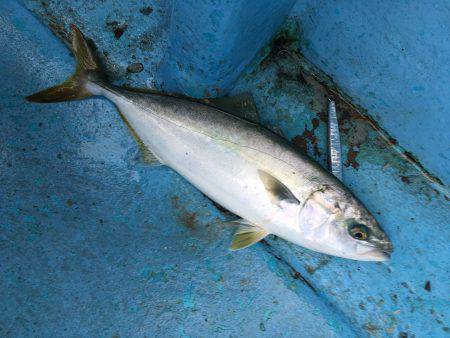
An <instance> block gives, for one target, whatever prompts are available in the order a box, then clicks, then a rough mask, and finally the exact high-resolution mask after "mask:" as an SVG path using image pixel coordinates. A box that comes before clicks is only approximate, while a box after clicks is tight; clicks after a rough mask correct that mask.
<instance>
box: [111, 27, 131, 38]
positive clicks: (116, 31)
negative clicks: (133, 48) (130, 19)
mask: <svg viewBox="0 0 450 338" xmlns="http://www.w3.org/2000/svg"><path fill="white" fill-rule="evenodd" d="M127 28H128V25H122V26H119V27H116V28H115V29H114V37H115V38H116V39H117V40H119V39H120V37H121V36H122V35H123V33H124V32H125V30H126V29H127Z"/></svg>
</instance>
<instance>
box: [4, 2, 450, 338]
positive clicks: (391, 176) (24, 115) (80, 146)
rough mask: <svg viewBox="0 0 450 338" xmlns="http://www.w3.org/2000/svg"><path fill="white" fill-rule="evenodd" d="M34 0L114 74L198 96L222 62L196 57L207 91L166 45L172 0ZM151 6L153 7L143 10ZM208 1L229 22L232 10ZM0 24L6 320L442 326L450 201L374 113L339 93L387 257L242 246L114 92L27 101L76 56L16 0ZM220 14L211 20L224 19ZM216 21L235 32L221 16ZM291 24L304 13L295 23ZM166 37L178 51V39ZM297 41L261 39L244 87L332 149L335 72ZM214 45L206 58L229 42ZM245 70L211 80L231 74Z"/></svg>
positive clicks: (199, 327)
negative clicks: (124, 111) (160, 162)
mask: <svg viewBox="0 0 450 338" xmlns="http://www.w3.org/2000/svg"><path fill="white" fill-rule="evenodd" d="M205 3H206V2H205ZM207 3H208V4H209V6H208V7H204V8H206V9H208V12H213V10H214V8H215V7H220V8H222V9H223V12H224V16H228V17H231V14H230V12H228V11H227V10H226V7H225V6H224V5H223V3H222V2H221V1H218V2H216V3H215V5H213V4H211V3H209V2H207ZM25 4H26V6H27V7H28V8H30V9H32V10H33V12H34V13H35V14H36V16H37V17H38V18H39V19H40V20H41V21H43V22H45V23H47V24H48V23H49V22H53V23H52V25H53V27H56V29H57V30H60V29H62V28H64V27H67V24H68V23H70V22H72V21H74V22H76V23H77V24H78V25H80V26H81V27H82V28H83V30H85V31H86V35H87V36H89V37H91V38H93V40H94V41H95V42H96V44H97V47H98V53H99V54H100V56H102V55H104V52H105V51H107V52H108V53H107V56H105V58H103V57H102V59H104V60H106V61H107V62H106V66H107V68H108V70H109V71H110V72H111V75H112V76H113V78H114V79H116V80H117V79H118V78H120V77H122V76H123V79H124V80H122V82H125V83H127V84H130V85H134V86H141V87H142V86H147V87H157V88H166V86H167V84H168V83H170V82H171V81H173V82H171V83H173V86H174V87H177V86H178V87H177V88H179V89H180V90H184V91H185V92H186V93H188V94H190V95H201V92H202V91H204V88H205V87H207V86H210V85H211V84H212V83H213V82H214V81H213V75H211V74H209V75H208V76H205V78H204V82H201V81H202V79H203V78H202V77H200V76H199V75H198V74H197V72H192V75H193V76H194V75H195V77H196V78H195V79H196V80H195V81H199V83H200V82H201V86H205V87H202V89H201V91H198V92H197V89H196V88H191V87H189V85H188V83H189V81H194V78H193V79H192V80H191V79H190V78H189V77H187V76H185V75H186V74H184V73H182V72H180V73H178V72H175V71H174V74H176V78H177V79H171V78H168V76H169V75H170V73H168V72H167V70H168V69H170V68H166V67H167V66H168V65H170V62H171V61H173V60H174V59H172V57H180V55H182V54H181V52H180V54H178V55H177V54H176V53H175V52H176V51H174V48H176V46H177V44H176V43H174V42H173V41H167V39H168V38H169V40H170V39H172V38H173V37H171V34H172V33H171V31H170V29H173V27H175V26H174V25H175V24H176V22H174V21H172V20H174V19H173V18H172V19H171V18H170V17H169V16H170V13H171V12H172V9H171V6H169V5H168V4H160V3H159V2H150V1H149V2H147V3H141V2H139V3H136V2H132V1H131V2H130V3H126V4H123V2H119V1H114V0H108V1H106V2H105V4H106V5H105V7H102V8H100V7H95V6H90V5H89V4H88V3H87V2H86V3H84V2H80V3H78V2H77V3H71V2H68V1H67V2H61V1H58V2H49V3H46V5H45V6H43V5H42V4H41V3H40V2H32V1H25ZM148 6H151V7H152V8H153V11H152V12H151V13H150V14H149V15H145V14H142V13H141V12H140V10H141V9H142V8H145V7H148ZM180 6H181V5H180ZM199 6H206V5H204V4H201V5H199ZM180 8H181V7H180ZM183 8H184V9H185V10H186V11H187V12H186V13H185V14H186V16H192V15H189V13H191V12H189V7H183ZM232 9H233V11H236V8H234V7H232V6H230V8H229V9H228V10H229V11H231V10H232ZM144 12H145V11H144ZM137 13H140V14H139V15H137ZM237 16H239V15H237ZM330 16H331V14H330ZM175 17H176V16H175ZM213 18H214V19H211V20H212V21H211V22H214V25H217V24H219V25H220V22H221V21H220V16H213ZM177 20H178V19H177ZM242 20H243V19H242ZM113 21H117V22H118V23H114V24H112V23H111V22H113ZM106 22H109V23H110V24H109V25H108V24H106ZM184 22H188V21H184ZM290 22H291V23H292V20H291V21H290ZM124 23H126V24H128V27H127V28H126V30H125V31H124V33H123V35H122V36H121V37H120V38H119V39H116V38H115V37H114V32H113V30H114V29H115V28H113V27H116V26H117V25H122V24H124ZM0 24H1V26H2V30H1V32H0V46H1V47H0V76H1V78H2V84H1V86H0V97H1V100H0V110H1V114H0V142H1V143H0V145H1V148H0V154H1V162H0V175H1V176H0V180H1V181H0V189H1V194H0V215H1V219H0V255H1V256H0V257H1V258H0V276H1V277H0V278H1V279H0V284H1V287H0V299H2V302H1V303H0V335H2V336H5V335H6V336H61V335H70V336H72V335H81V336H106V337H110V336H145V335H147V336H164V337H165V336H175V337H179V336H183V337H184V336H220V337H222V336H223V337H230V336H268V337H273V336H286V337H298V336H306V337H310V336H320V337H332V336H339V337H343V336H344V337H351V336H368V335H373V336H394V337H396V336H399V335H400V336H402V335H403V336H404V335H405V334H408V335H409V336H412V335H415V336H417V337H420V336H427V337H440V336H445V335H446V334H447V335H448V331H449V328H448V326H449V324H448V321H449V318H448V316H449V306H448V281H447V279H448V278H447V276H448V274H449V271H448V270H449V263H448V256H449V249H448V245H447V243H446V242H445V240H443V239H446V238H448V237H449V229H448V225H449V219H450V210H449V208H448V201H446V199H445V197H444V196H443V195H442V194H439V193H437V192H436V191H435V190H433V187H432V186H430V185H429V183H428V181H427V180H425V179H424V178H423V177H422V176H421V175H420V173H419V172H418V171H417V169H416V168H415V167H414V166H412V165H411V164H410V163H407V162H405V161H404V160H403V159H402V158H401V157H400V156H399V154H398V153H397V152H396V151H395V150H394V149H393V148H391V147H388V146H386V144H384V143H383V142H382V141H380V138H379V134H378V133H377V132H376V131H374V130H373V129H372V128H371V127H370V126H369V125H368V123H367V121H366V120H356V119H354V118H348V117H346V115H345V114H343V113H344V112H347V113H348V112H351V108H350V107H349V106H348V104H346V103H339V104H338V110H340V112H341V116H340V118H341V123H342V127H343V128H344V129H345V132H344V133H343V135H342V137H343V147H344V152H346V153H347V152H348V149H349V146H353V147H356V146H355V144H358V146H357V150H358V151H357V157H356V161H357V162H358V163H359V165H360V166H359V167H358V168H357V169H355V168H353V167H352V166H351V165H350V164H352V163H349V164H348V165H347V166H345V168H344V179H345V182H346V183H347V185H348V186H349V187H350V189H352V190H353V191H354V192H355V193H356V195H357V196H358V197H359V198H360V199H361V200H362V201H363V202H364V203H365V204H366V205H367V206H368V207H369V209H370V210H372V211H373V212H374V213H375V215H376V217H377V219H378V220H379V221H380V223H381V224H382V226H383V228H384V229H386V231H387V232H388V233H389V235H390V236H391V238H392V241H393V243H394V245H395V247H396V251H395V253H394V255H393V257H392V260H391V261H390V262H387V263H378V264H377V263H362V262H361V263H360V262H354V261H349V260H344V259H339V258H334V257H328V256H324V255H321V254H317V253H313V252H310V251H308V250H304V249H301V248H299V247H295V246H293V245H291V244H289V243H287V242H285V241H283V240H280V239H276V238H269V240H268V241H267V244H258V245H255V246H254V247H252V248H249V249H247V250H244V251H240V252H234V253H230V252H229V251H228V250H227V245H228V243H229V240H230V236H231V232H232V230H231V229H230V228H227V227H224V226H223V225H222V222H223V220H225V219H227V218H229V217H231V216H229V215H226V214H222V213H220V212H219V211H218V210H217V209H216V208H215V207H214V206H213V205H212V203H211V202H210V201H209V200H208V199H206V198H205V197H204V196H203V195H202V194H201V193H199V192H198V191H197V190H195V189H194V188H193V187H192V186H190V185H189V184H188V183H186V181H184V180H183V179H182V178H181V177H180V176H178V175H177V174H175V173H174V172H172V171H170V170H168V169H167V168H164V167H157V168H150V167H148V166H146V165H145V164H142V163H141V162H140V161H139V157H138V149H137V146H136V144H135V142H134V140H133V139H132V137H131V136H130V134H129V132H128V131H127V129H126V127H125V126H123V124H122V122H121V120H120V118H119V117H118V116H117V113H116V111H115V109H114V107H113V106H112V105H111V104H110V103H109V102H107V101H106V100H103V99H90V100H86V101H80V102H69V103H61V104H55V105H32V104H29V103H26V102H25V101H24V100H23V97H24V96H25V95H27V94H29V93H31V92H33V91H35V90H36V89H37V88H43V87H47V86H49V85H52V84H54V83H57V82H59V81H61V80H62V79H64V78H65V77H66V76H67V75H68V74H70V73H71V71H72V67H73V60H72V58H71V56H70V55H69V52H68V50H67V49H66V48H65V47H64V46H63V44H61V43H60V42H59V41H58V39H57V38H55V36H54V35H53V34H52V33H51V32H50V31H49V30H47V29H46V28H45V26H43V25H41V24H40V23H39V22H38V21H37V20H36V19H35V18H34V17H33V16H32V15H31V14H30V13H29V12H27V10H26V9H25V8H24V7H23V6H22V5H20V4H19V3H16V2H15V1H14V0H5V1H3V2H1V3H0ZM55 24H56V26H55ZM208 24H210V25H213V23H208V22H206V23H205V27H201V29H202V31H203V32H205V33H208V32H210V31H211V33H212V32H213V30H212V28H211V29H210V30H208V29H207V25H208ZM292 26H294V27H295V25H290V26H289V27H292ZM223 27H224V28H225V26H223ZM198 29H200V28H199V27H198ZM221 34H222V36H224V37H225V38H226V37H227V34H226V30H225V29H224V30H222V32H221ZM212 36H214V34H212V35H211V36H210V35H208V36H204V35H202V36H200V37H199V39H200V40H201V41H193V44H194V43H196V42H198V43H199V44H201V43H204V39H203V38H205V39H213V37H212ZM235 36H236V35H235ZM295 36H298V34H297V32H296V31H295V30H293V31H290V32H289V34H288V37H290V38H292V37H295ZM255 40H256V39H255ZM287 40H289V39H287ZM180 41H181V38H180ZM261 41H262V40H261ZM261 41H260V42H259V43H261ZM230 43H231V42H230ZM240 43H242V42H240ZM236 45H239V43H237V42H236ZM255 46H256V45H255ZM168 48H170V50H171V53H174V55H172V54H170V55H167V53H166V51H167V50H168ZM223 48H226V45H224V46H223ZM258 48H259V47H258ZM295 48H296V44H295V43H293V44H290V43H284V44H283V45H282V46H278V47H277V46H275V47H272V49H271V52H270V53H269V54H268V55H267V53H263V54H260V55H259V56H258V57H257V58H256V59H255V60H254V61H253V63H252V64H251V67H250V68H248V70H247V72H246V73H245V74H244V75H243V76H241V77H240V78H239V79H238V80H237V83H236V85H235V86H234V88H233V91H234V92H236V93H237V92H241V91H246V90H250V91H252V93H253V95H254V97H255V100H256V102H257V105H258V108H259V112H260V122H261V123H262V124H264V125H265V126H267V127H269V128H271V129H273V130H275V131H276V132H278V133H280V134H282V135H283V136H284V137H286V138H287V139H290V140H293V142H294V143H295V144H296V145H299V146H302V144H303V143H304V144H306V145H307V148H308V152H309V153H310V155H311V156H312V157H314V158H316V159H317V160H318V161H319V162H321V163H322V164H325V158H326V156H325V145H326V142H325V135H326V128H325V127H326V126H325V123H324V122H323V121H322V120H321V112H325V111H326V102H327V101H326V95H327V94H328V92H327V90H328V89H327V88H329V87H331V84H329V83H328V82H327V81H328V80H327V79H326V78H325V77H323V76H322V75H321V72H320V70H318V69H314V68H312V66H311V64H310V63H309V62H308V61H307V60H304V59H302V58H301V57H300V56H298V55H297V53H296V50H295ZM255 49H256V47H255ZM284 49H286V50H287V51H284ZM256 52H257V51H256V50H254V53H255V54H256ZM225 54H226V52H225V51H222V54H221V53H218V54H217V55H221V56H220V57H222V56H223V55H225ZM235 54H239V53H238V52H236V53H235ZM245 55H246V56H245ZM245 55H243V56H242V57H243V58H240V57H239V55H236V56H235V55H233V56H232V57H231V56H230V60H231V59H232V60H233V62H234V63H230V64H232V65H233V69H235V67H239V66H240V64H239V62H244V61H243V60H246V61H245V62H248V59H247V57H249V56H248V54H245ZM244 56H245V57H244ZM184 57H185V60H184V62H186V63H189V62H190V61H191V62H193V63H194V66H193V67H194V68H195V69H197V70H199V69H206V68H207V67H209V66H205V65H204V64H203V61H202V60H198V59H196V54H189V53H187V54H184ZM208 57H210V58H211V60H212V63H211V65H217V64H214V62H217V61H218V60H219V59H220V58H219V57H217V58H214V54H213V53H210V54H209V56H208ZM188 59H189V60H188ZM261 59H263V60H262V62H260V61H261ZM239 60H240V61H239ZM312 61H314V60H312ZM341 61H342V62H344V60H341ZM133 62H142V63H143V65H144V70H143V72H141V73H139V74H131V73H127V72H126V71H125V69H126V67H127V66H128V65H129V64H130V63H133ZM228 62H231V61H229V60H228ZM161 67H162V68H161ZM204 67H206V68H204ZM164 74H165V75H164ZM311 74H315V75H316V77H318V79H319V80H315V79H314V78H313V77H312V76H311ZM236 75H237V73H234V72H232V73H230V74H228V76H229V78H226V79H223V78H216V80H215V81H217V83H218V84H219V85H220V86H221V87H220V88H223V89H226V88H227V86H228V87H229V86H231V85H232V83H233V82H234V81H235V78H233V77H235V76H236ZM197 76H199V77H198V78H197ZM342 86H343V87H344V88H347V87H346V86H345V84H342ZM199 88H200V85H199ZM416 89H417V90H420V88H416ZM212 93H214V92H211V94H212ZM428 95H430V93H428ZM430 99H431V98H430ZM348 115H351V114H350V113H348ZM390 115H394V114H393V113H390V114H389V115H386V118H388V117H389V116H390ZM351 116H353V115H351ZM317 123H318V124H317ZM314 126H316V127H314ZM305 130H306V131H307V132H306V133H305ZM311 134H312V135H314V137H316V138H317V145H316V149H315V150H314V144H313V143H314V140H315V139H314V138H313V137H311ZM305 135H306V136H305ZM308 135H309V136H308ZM308 137H309V138H308ZM353 164H354V165H355V163H354V162H353ZM355 167H357V166H356V165H355ZM405 177H406V179H405ZM407 182H409V184H407ZM302 278H305V279H306V280H307V282H308V283H309V284H310V285H311V286H312V287H313V288H314V290H315V291H313V290H312V289H311V288H310V287H309V286H308V285H307V283H305V282H303V281H302ZM427 281H429V282H430V290H429V291H428V290H426V289H425V285H426V282H427Z"/></svg>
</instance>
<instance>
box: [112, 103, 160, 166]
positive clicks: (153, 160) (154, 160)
mask: <svg viewBox="0 0 450 338" xmlns="http://www.w3.org/2000/svg"><path fill="white" fill-rule="evenodd" d="M119 115H120V117H121V118H122V120H123V122H125V124H126V126H127V127H128V129H129V130H130V132H131V135H133V138H134V139H135V140H136V143H137V144H138V147H139V150H140V158H141V160H142V162H144V163H146V164H148V165H151V166H159V165H163V163H162V162H161V160H160V159H159V158H158V157H157V156H156V155H155V154H153V152H152V151H151V150H150V149H149V148H148V147H147V146H146V145H145V144H144V142H143V141H142V139H141V138H140V137H139V135H138V134H137V133H136V131H135V130H134V128H133V127H132V126H131V124H130V123H129V122H128V120H127V119H126V117H125V115H123V113H122V112H121V111H120V110H119Z"/></svg>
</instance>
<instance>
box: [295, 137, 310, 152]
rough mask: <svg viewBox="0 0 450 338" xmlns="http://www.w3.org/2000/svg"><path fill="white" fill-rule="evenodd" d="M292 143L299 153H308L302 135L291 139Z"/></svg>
mask: <svg viewBox="0 0 450 338" xmlns="http://www.w3.org/2000/svg"><path fill="white" fill-rule="evenodd" d="M292 143H293V144H294V146H296V147H297V148H298V149H299V150H300V151H301V152H303V153H304V154H306V153H307V152H308V144H307V142H306V139H305V137H304V136H303V135H297V136H295V137H294V138H293V139H292Z"/></svg>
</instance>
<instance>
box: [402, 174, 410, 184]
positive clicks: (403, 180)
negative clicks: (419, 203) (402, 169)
mask: <svg viewBox="0 0 450 338" xmlns="http://www.w3.org/2000/svg"><path fill="white" fill-rule="evenodd" d="M400 178H401V179H402V182H403V183H406V184H410V183H411V181H410V179H409V178H408V176H400Z"/></svg>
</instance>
